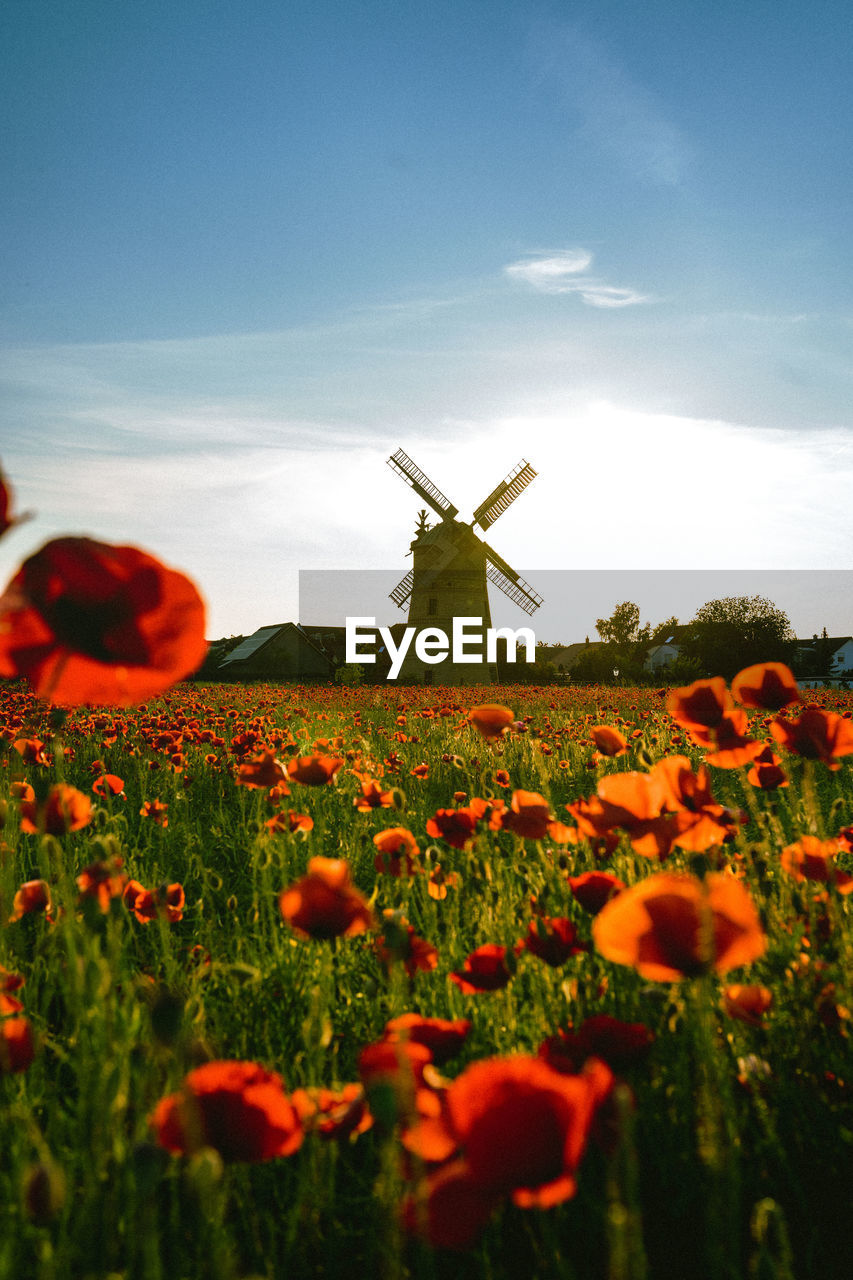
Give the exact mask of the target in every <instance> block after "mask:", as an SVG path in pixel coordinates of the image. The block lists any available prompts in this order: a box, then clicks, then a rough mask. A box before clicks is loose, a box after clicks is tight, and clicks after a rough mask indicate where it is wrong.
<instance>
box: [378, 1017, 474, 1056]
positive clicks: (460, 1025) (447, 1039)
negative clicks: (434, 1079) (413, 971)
mask: <svg viewBox="0 0 853 1280" xmlns="http://www.w3.org/2000/svg"><path fill="white" fill-rule="evenodd" d="M470 1030H471V1023H470V1022H469V1021H468V1019H467V1018H457V1019H456V1020H455V1021H450V1020H449V1019H447V1018H425V1017H422V1016H421V1014H419V1013H403V1014H401V1015H400V1017H399V1018H392V1019H391V1021H390V1022H387V1023H386V1024H385V1035H384V1038H385V1039H386V1040H391V1041H394V1040H413V1041H414V1042H415V1044H422V1045H426V1047H427V1049H429V1051H430V1053H431V1054H432V1060H433V1062H434V1063H435V1064H436V1066H442V1065H443V1064H444V1063H445V1062H447V1061H449V1059H450V1058H455V1057H456V1054H457V1053H458V1052H459V1050H460V1049H461V1048H462V1045H463V1044H464V1043H465V1040H466V1039H467V1037H468V1032H469V1031H470Z"/></svg>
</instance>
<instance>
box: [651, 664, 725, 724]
mask: <svg viewBox="0 0 853 1280" xmlns="http://www.w3.org/2000/svg"><path fill="white" fill-rule="evenodd" d="M734 707H735V704H734V701H733V700H732V696H731V694H730V693H729V691H728V689H727V688H726V682H725V680H724V679H723V678H722V676H714V678H713V679H712V680H695V681H694V682H693V684H689V685H687V686H686V687H685V688H683V689H673V690H672V691H671V692H670V694H669V695H668V697H667V700H666V709H667V711H668V712H669V714H670V715H671V716H672V718H673V720H675V721H676V723H677V724H680V725H682V726H683V727H684V728H685V729H694V728H696V729H703V728H708V729H710V728H714V727H715V726H716V725H718V724H719V723H720V722H721V720H722V719H723V716H725V715H726V713H727V712H729V711H733V710H734Z"/></svg>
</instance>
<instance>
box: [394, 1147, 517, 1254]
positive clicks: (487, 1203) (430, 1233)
mask: <svg viewBox="0 0 853 1280" xmlns="http://www.w3.org/2000/svg"><path fill="white" fill-rule="evenodd" d="M413 1132H414V1131H412V1130H410V1131H409V1133H410V1135H411V1134H412V1133H413ZM422 1158H423V1159H428V1157H427V1156H422ZM502 1199H503V1197H502V1195H501V1194H500V1192H498V1191H494V1190H492V1189H491V1187H487V1186H484V1185H483V1184H482V1183H480V1182H478V1181H477V1179H476V1178H475V1177H474V1176H473V1174H472V1173H471V1170H470V1168H469V1167H468V1164H467V1163H466V1161H465V1160H453V1161H452V1162H451V1163H450V1164H445V1165H443V1166H442V1167H441V1168H440V1169H438V1170H437V1171H436V1172H435V1173H433V1174H432V1175H431V1176H430V1177H429V1178H428V1179H427V1180H426V1181H425V1182H424V1183H422V1184H421V1186H420V1188H419V1189H418V1191H417V1192H416V1193H415V1194H413V1195H409V1196H407V1197H406V1199H405V1200H404V1202H403V1210H402V1218H403V1225H404V1227H405V1229H406V1231H408V1232H409V1233H410V1234H412V1235H420V1236H423V1237H424V1238H425V1239H426V1240H427V1241H428V1242H429V1244H430V1245H432V1247H433V1248H435V1249H456V1250H461V1249H468V1248H470V1247H471V1245H473V1244H475V1243H476V1241H477V1239H478V1237H479V1235H480V1233H481V1232H482V1231H483V1229H484V1228H485V1226H486V1224H487V1223H488V1221H489V1218H491V1216H492V1214H493V1213H494V1211H495V1210H496V1209H497V1207H498V1205H499V1204H500V1203H501V1201H502Z"/></svg>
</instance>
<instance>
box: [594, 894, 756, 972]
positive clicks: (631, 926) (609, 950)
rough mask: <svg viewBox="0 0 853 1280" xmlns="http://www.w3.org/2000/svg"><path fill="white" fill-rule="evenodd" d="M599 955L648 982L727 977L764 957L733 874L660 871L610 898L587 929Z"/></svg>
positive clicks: (750, 909)
mask: <svg viewBox="0 0 853 1280" xmlns="http://www.w3.org/2000/svg"><path fill="white" fill-rule="evenodd" d="M592 932H593V938H594V940H595V945H596V947H597V948H598V950H599V951H600V953H601V954H602V955H603V956H604V957H605V958H606V959H608V960H613V961H615V963H616V964H624V965H630V966H632V967H633V968H635V969H636V970H637V972H638V973H640V974H641V975H642V976H643V977H644V978H649V979H650V980H652V981H654V982H677V981H679V980H680V979H681V978H685V977H688V978H689V977H695V976H696V975H698V974H701V973H705V972H707V971H708V970H711V969H713V970H716V972H717V973H725V972H727V971H728V970H729V969H736V968H739V967H740V966H741V965H745V964H749V963H751V961H753V960H757V959H758V957H759V956H761V955H763V954H764V951H765V949H766V946H767V940H766V938H765V936H764V931H763V930H762V928H761V923H760V921H759V918H758V912H757V911H756V909H755V906H754V904H753V901H752V899H751V898H750V896H749V894H748V893H747V891H746V889H745V888H744V887H743V885H742V884H741V883H740V882H739V881H738V880H735V879H734V878H733V877H732V876H725V875H709V876H707V877H706V879H705V880H704V881H702V880H698V879H697V878H696V877H695V876H691V875H683V874H671V873H667V872H660V873H659V874H657V875H653V876H649V877H648V879H646V880H642V881H640V883H639V884H635V885H633V886H632V887H631V888H629V889H623V891H622V892H621V893H620V894H618V895H617V897H615V898H613V899H612V900H611V901H610V902H608V903H607V905H606V906H605V907H604V908H603V909H602V911H601V912H600V913H599V914H598V915H597V916H596V918H595V921H594V923H593V927H592Z"/></svg>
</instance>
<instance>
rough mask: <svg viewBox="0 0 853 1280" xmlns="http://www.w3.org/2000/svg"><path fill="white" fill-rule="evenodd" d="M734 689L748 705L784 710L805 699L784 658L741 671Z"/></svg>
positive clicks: (735, 694)
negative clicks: (780, 660) (782, 660)
mask: <svg viewBox="0 0 853 1280" xmlns="http://www.w3.org/2000/svg"><path fill="white" fill-rule="evenodd" d="M732 693H733V694H734V696H735V697H736V698H737V700H738V702H740V703H742V704H743V706H745V707H758V708H759V709H761V710H764V711H781V710H782V708H783V707H787V706H790V704H791V703H792V702H802V698H801V697H800V691H799V689H798V688H797V681H796V680H795V679H794V673H793V672H792V671H791V669H790V667H786V666H785V664H784V662H759V663H757V664H756V665H755V666H754V667H746V668H745V670H743V671H739V672H738V674H737V675H736V676H735V678H734V680H732Z"/></svg>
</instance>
